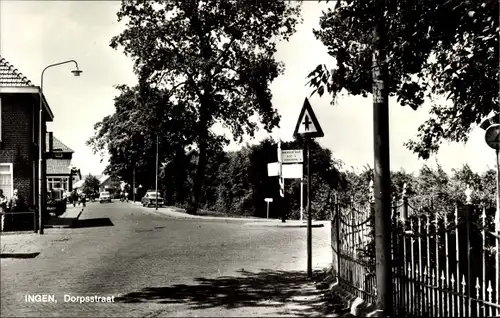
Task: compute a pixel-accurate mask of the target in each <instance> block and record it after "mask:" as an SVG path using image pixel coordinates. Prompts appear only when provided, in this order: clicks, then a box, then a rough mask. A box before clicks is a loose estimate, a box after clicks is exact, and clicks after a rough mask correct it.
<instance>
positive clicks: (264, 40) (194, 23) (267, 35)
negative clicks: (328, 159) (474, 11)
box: [111, 0, 299, 212]
mask: <svg viewBox="0 0 500 318" xmlns="http://www.w3.org/2000/svg"><path fill="white" fill-rule="evenodd" d="M117 15H118V20H122V19H126V20H127V27H126V29H125V30H124V31H123V32H122V33H121V34H119V35H118V36H115V37H113V39H112V40H111V47H113V48H115V49H116V48H118V46H121V47H123V50H124V52H125V54H126V55H128V56H130V57H131V58H133V60H134V69H135V72H136V73H137V74H138V76H139V81H140V83H141V85H142V86H146V87H158V88H160V89H165V90H168V91H169V100H170V101H172V103H179V102H180V101H182V103H184V109H185V111H186V112H187V113H188V114H189V118H190V119H189V120H190V122H191V123H192V125H193V126H192V131H193V132H194V140H193V141H194V143H195V144H196V145H197V147H198V150H199V160H198V168H197V172H196V175H195V178H194V185H193V197H192V201H193V202H192V212H196V209H197V207H198V199H199V196H200V195H201V188H202V183H203V179H204V176H205V167H206V163H207V147H208V138H209V134H210V133H209V132H210V129H211V128H212V126H213V125H214V124H216V123H222V124H223V125H225V126H226V127H228V128H230V130H231V132H232V134H233V137H234V138H235V140H240V141H241V140H242V137H243V136H244V135H245V134H246V135H250V136H253V134H254V132H255V131H256V129H257V128H258V126H257V122H256V121H254V120H252V119H251V118H252V116H253V115H256V116H257V117H258V118H259V121H260V122H261V123H262V124H263V126H264V128H265V129H266V130H268V131H270V130H271V129H272V128H274V127H276V126H277V125H278V122H279V115H278V113H277V111H276V110H275V109H274V108H273V106H272V103H271V97H272V96H271V92H270V89H269V85H270V83H271V82H272V81H273V80H274V79H275V78H276V77H277V76H278V75H280V74H281V73H282V72H283V65H282V64H281V63H279V62H277V61H276V60H275V58H274V53H275V52H276V42H277V41H278V40H280V39H288V37H289V36H290V35H291V34H292V33H293V32H294V31H295V26H296V24H297V22H298V17H299V6H297V5H294V4H290V3H288V2H284V1H265V2H254V1H243V2H241V1H238V2H236V1H227V0H225V1H220V0H209V1H199V0H190V1H149V0H148V1H145V0H135V1H123V2H122V5H121V8H120V11H119V12H118V14H117Z"/></svg>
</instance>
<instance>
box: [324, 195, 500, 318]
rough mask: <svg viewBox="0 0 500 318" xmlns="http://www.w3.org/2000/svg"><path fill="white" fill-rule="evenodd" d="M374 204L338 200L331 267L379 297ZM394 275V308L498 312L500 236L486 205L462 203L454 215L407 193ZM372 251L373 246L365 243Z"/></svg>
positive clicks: (360, 291) (396, 212)
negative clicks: (413, 200) (420, 204)
mask: <svg viewBox="0 0 500 318" xmlns="http://www.w3.org/2000/svg"><path fill="white" fill-rule="evenodd" d="M372 209H373V206H371V207H366V206H365V207H364V208H360V207H359V206H356V205H355V204H354V203H353V202H349V203H347V204H345V203H340V202H335V204H334V205H333V212H334V213H332V250H333V259H334V264H333V268H334V271H335V273H336V274H337V278H338V282H339V284H340V285H341V286H342V287H343V289H344V290H345V291H347V292H349V293H351V294H352V295H354V296H358V297H360V298H363V299H364V300H365V301H368V302H372V303H373V302H374V301H375V297H376V280H375V275H374V267H373V258H374V256H375V255H374V249H372V250H373V255H371V256H370V255H366V253H365V254H362V253H360V250H361V249H363V248H364V250H365V251H366V250H367V248H366V247H367V246H370V244H373V232H372V230H373V223H372V220H373V219H372V216H373V213H372V211H373V210H372ZM392 220H393V222H392V235H391V238H392V244H391V252H392V253H391V255H392V259H391V260H392V272H393V276H392V280H393V291H394V293H393V295H394V296H393V297H394V298H393V303H394V313H395V315H397V316H406V317H411V316H418V317H425V316H428V317H457V316H458V317H493V316H500V298H499V279H500V267H499V244H500V236H499V235H498V233H496V232H495V231H494V230H493V229H491V228H490V227H491V224H490V223H491V222H487V215H486V210H485V209H484V208H479V207H476V206H473V205H461V206H457V207H456V208H455V209H454V211H453V212H452V213H451V215H450V214H445V213H438V212H434V213H429V211H426V212H425V213H424V212H423V211H422V209H421V208H416V207H413V206H412V205H411V204H410V203H408V200H407V199H406V197H404V198H403V200H402V201H401V202H399V203H398V204H394V205H393V213H392ZM368 250H370V248H368Z"/></svg>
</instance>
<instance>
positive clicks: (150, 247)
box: [0, 202, 331, 317]
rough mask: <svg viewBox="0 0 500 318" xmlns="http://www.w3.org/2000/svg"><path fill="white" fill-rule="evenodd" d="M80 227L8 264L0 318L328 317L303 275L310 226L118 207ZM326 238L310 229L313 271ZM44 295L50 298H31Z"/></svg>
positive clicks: (104, 208) (95, 206)
mask: <svg viewBox="0 0 500 318" xmlns="http://www.w3.org/2000/svg"><path fill="white" fill-rule="evenodd" d="M79 223H80V227H79V228H73V229H47V230H46V234H45V235H44V238H43V240H44V244H43V245H44V248H43V250H42V252H41V253H40V254H39V255H38V256H37V257H35V258H29V259H14V258H2V260H1V280H0V282H1V295H2V296H1V297H2V299H1V300H2V301H1V315H0V316H2V317H7V316H18V317H19V316H64V317H68V316H78V317H96V316H116V317H119V316H129V317H130V316H133V317H159V316H198V317H199V316H247V317H248V316H278V315H292V316H293V315H294V316H310V315H321V314H322V313H321V310H323V309H322V308H323V307H322V306H323V305H322V304H321V302H320V301H319V300H318V297H317V296H318V292H317V291H316V290H314V288H312V284H311V283H310V282H308V280H307V279H306V275H305V269H306V264H307V262H306V255H307V254H306V229H305V228H283V227H268V226H267V227H264V226H263V227H260V226H249V225H247V224H246V223H245V222H241V221H230V222H228V221H220V220H200V219H174V218H171V217H168V216H165V215H162V214H161V213H158V212H155V211H154V208H152V209H151V208H150V209H147V208H143V207H140V206H133V205H131V204H129V203H122V202H113V203H103V204H99V203H89V204H88V205H87V207H86V209H85V211H84V212H83V214H82V216H81V217H80V222H79ZM329 241H330V240H329V227H328V226H326V227H323V228H315V229H313V247H314V248H313V252H314V258H313V264H314V265H315V269H322V268H324V267H325V266H327V265H328V263H329V261H330V259H331V252H330V250H329ZM27 295H28V296H27ZM38 295H48V296H46V297H48V299H47V300H48V301H49V302H32V301H27V299H26V297H28V300H30V299H33V297H41V296H38ZM65 295H66V296H65ZM52 296H53V297H54V299H55V301H56V302H52V298H51V297H52ZM69 296H73V298H72V300H78V301H79V300H80V299H77V298H76V297H84V296H98V297H108V296H109V297H113V298H112V300H114V302H110V303H96V302H85V303H71V302H65V300H67V299H68V297H69ZM30 297H31V298H30ZM65 298H66V299H65ZM110 299H111V298H109V299H108V300H110ZM83 300H84V301H85V299H83ZM88 300H90V298H88V299H87V301H88Z"/></svg>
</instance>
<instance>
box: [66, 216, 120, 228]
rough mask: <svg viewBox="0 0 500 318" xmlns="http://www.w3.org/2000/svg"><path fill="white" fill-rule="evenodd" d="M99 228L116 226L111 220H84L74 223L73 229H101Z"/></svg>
mask: <svg viewBox="0 0 500 318" xmlns="http://www.w3.org/2000/svg"><path fill="white" fill-rule="evenodd" d="M99 226H114V224H113V222H111V220H110V219H109V218H96V219H83V220H77V221H76V222H74V223H73V227H75V228H81V227H99Z"/></svg>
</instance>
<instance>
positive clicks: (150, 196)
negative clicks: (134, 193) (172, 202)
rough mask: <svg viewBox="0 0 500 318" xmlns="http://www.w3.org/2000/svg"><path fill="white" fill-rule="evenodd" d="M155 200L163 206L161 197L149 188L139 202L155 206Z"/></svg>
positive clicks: (143, 204)
mask: <svg viewBox="0 0 500 318" xmlns="http://www.w3.org/2000/svg"><path fill="white" fill-rule="evenodd" d="M156 200H158V206H159V207H162V206H163V198H162V197H161V196H160V195H159V193H157V192H156V191H154V190H149V191H147V192H146V194H145V195H144V196H143V197H142V199H141V203H142V206H156Z"/></svg>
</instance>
